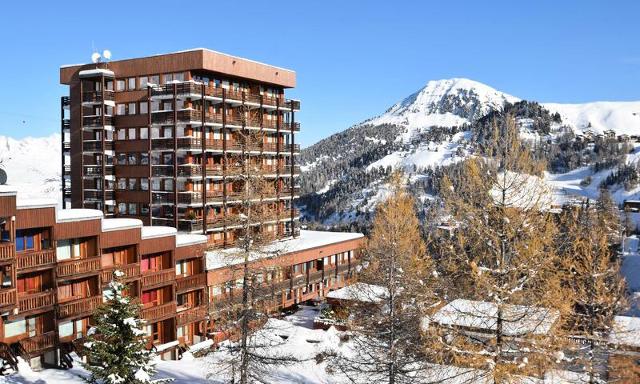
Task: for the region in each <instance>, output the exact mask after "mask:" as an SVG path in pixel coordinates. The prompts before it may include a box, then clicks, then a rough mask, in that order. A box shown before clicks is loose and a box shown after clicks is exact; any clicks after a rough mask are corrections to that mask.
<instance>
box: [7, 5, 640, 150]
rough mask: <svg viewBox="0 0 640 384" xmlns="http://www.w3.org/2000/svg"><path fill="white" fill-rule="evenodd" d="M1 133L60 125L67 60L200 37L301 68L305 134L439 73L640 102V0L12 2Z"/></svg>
mask: <svg viewBox="0 0 640 384" xmlns="http://www.w3.org/2000/svg"><path fill="white" fill-rule="evenodd" d="M2 7H3V8H2V12H0V38H1V39H2V51H3V54H2V55H1V58H0V72H1V73H2V85H1V86H0V135H9V136H12V137H16V138H19V137H24V136H29V135H33V136H41V135H47V134H49V133H51V132H55V131H57V130H59V97H60V96H61V95H63V94H65V92H66V89H65V87H63V86H60V85H59V84H58V80H59V79H58V68H59V66H60V65H62V64H69V63H81V62H87V61H89V57H90V55H91V53H92V45H94V46H95V47H96V48H97V49H99V50H102V49H105V48H108V49H110V50H111V51H112V52H113V59H114V60H115V59H121V58H129V57H135V56H142V55H149V54H156V53H164V52H170V51H176V50H182V49H187V48H195V47H207V48H211V49H214V50H218V51H222V52H226V53H229V54H233V55H239V56H243V57H247V58H251V59H254V60H259V61H263V62H266V63H270V64H274V65H278V66H283V67H287V68H291V69H294V70H295V71H296V72H297V74H298V87H297V89H295V90H293V91H291V92H290V93H289V95H290V96H291V97H295V98H300V99H301V100H302V106H303V111H302V112H301V113H300V114H299V119H300V120H301V122H302V124H303V131H302V133H301V134H300V139H301V142H302V144H303V145H309V144H312V143H314V142H316V141H318V140H319V139H321V138H324V137H326V136H329V135H330V134H331V133H334V132H338V131H341V130H343V129H345V128H347V127H349V126H350V125H352V124H354V123H357V122H360V121H362V120H364V119H366V118H368V117H371V116H373V115H376V114H379V113H381V112H383V111H384V110H385V109H386V108H387V107H389V106H391V105H392V104H393V103H395V102H396V101H398V100H400V99H402V98H403V97H405V96H407V95H409V94H410V93H412V92H414V91H415V90H417V89H419V88H420V87H421V86H422V85H424V84H425V83H426V82H427V81H428V80H430V79H440V78H448V77H468V78H471V79H474V80H477V81H481V82H484V83H486V84H488V85H491V86H493V87H495V88H497V89H499V90H502V91H505V92H508V93H511V94H513V95H516V96H519V97H522V98H526V99H535V100H538V101H555V102H585V101H595V100H640V94H639V91H640V81H639V79H640V1H632V0H629V1H613V0H609V1H577V0H576V1H558V0H556V1H546V0H545V1H526V2H522V1H478V0H469V1H426V0H425V1H419V0H414V1H404V0H388V1H349V0H342V1H333V0H324V1H283V2H279V1H273V0H272V1H255V2H254V1H249V0H242V1H231V0H228V1H202V2H198V1H190V2H181V1H149V2H142V1H133V0H129V1H122V2H121V1H115V0H113V1H107V2H104V1H41V2H38V3H37V4H36V3H35V2H30V1H10V2H4V3H3V4H2Z"/></svg>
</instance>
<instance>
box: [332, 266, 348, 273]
mask: <svg viewBox="0 0 640 384" xmlns="http://www.w3.org/2000/svg"><path fill="white" fill-rule="evenodd" d="M349 269H351V268H350V267H349V264H340V265H338V266H337V267H336V270H337V271H336V272H337V273H343V272H347V271H348V270H349Z"/></svg>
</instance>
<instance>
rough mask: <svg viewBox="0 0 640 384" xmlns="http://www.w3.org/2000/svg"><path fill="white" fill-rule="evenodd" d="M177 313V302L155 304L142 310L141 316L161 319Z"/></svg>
mask: <svg viewBox="0 0 640 384" xmlns="http://www.w3.org/2000/svg"><path fill="white" fill-rule="evenodd" d="M175 315H176V302H175V301H172V302H169V303H166V304H160V305H155V306H153V307H150V308H146V309H143V310H142V311H140V317H141V318H143V319H145V320H147V321H160V320H164V319H167V318H170V317H173V316H175Z"/></svg>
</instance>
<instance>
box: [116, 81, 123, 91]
mask: <svg viewBox="0 0 640 384" xmlns="http://www.w3.org/2000/svg"><path fill="white" fill-rule="evenodd" d="M116 91H124V80H116Z"/></svg>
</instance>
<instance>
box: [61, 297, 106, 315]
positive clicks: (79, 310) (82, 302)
mask: <svg viewBox="0 0 640 384" xmlns="http://www.w3.org/2000/svg"><path fill="white" fill-rule="evenodd" d="M101 304H102V296H92V297H87V298H84V299H78V300H74V301H70V302H67V303H60V304H58V317H60V318H65V317H70V316H76V315H83V314H90V313H92V312H93V311H95V310H96V308H98V307H99V306H100V305H101Z"/></svg>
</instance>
